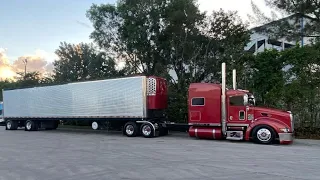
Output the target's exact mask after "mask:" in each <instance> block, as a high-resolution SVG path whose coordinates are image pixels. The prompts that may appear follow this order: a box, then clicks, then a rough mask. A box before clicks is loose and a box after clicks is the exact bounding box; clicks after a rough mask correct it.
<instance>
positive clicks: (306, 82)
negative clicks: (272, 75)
mask: <svg viewBox="0 0 320 180" xmlns="http://www.w3.org/2000/svg"><path fill="white" fill-rule="evenodd" d="M281 59H282V61H284V62H285V63H286V64H287V65H289V66H290V68H289V69H288V73H287V80H288V82H290V83H289V84H288V85H287V87H286V89H285V90H286V94H285V99H286V102H287V104H288V107H289V108H290V110H292V111H294V112H295V113H296V116H297V120H298V122H299V121H300V123H301V124H304V125H307V126H310V127H315V126H320V117H319V115H320V114H319V112H320V98H319V97H320V91H319V88H320V87H319V86H320V68H319V67H320V44H319V43H318V44H316V45H314V46H306V47H302V48H301V47H296V48H292V49H289V50H287V51H285V52H283V53H282V56H281Z"/></svg>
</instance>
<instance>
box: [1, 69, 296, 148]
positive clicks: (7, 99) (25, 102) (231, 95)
mask: <svg viewBox="0 0 320 180" xmlns="http://www.w3.org/2000/svg"><path fill="white" fill-rule="evenodd" d="M187 96H188V102H187V103H188V123H187V124H186V125H187V127H188V128H187V129H188V133H189V136H190V137H195V138H202V139H217V140H218V139H221V140H222V139H227V140H242V141H243V140H245V141H251V140H252V141H254V142H256V143H262V144H271V143H273V142H279V143H280V144H290V143H292V142H293V131H294V128H293V116H292V113H291V112H290V111H282V110H278V109H270V108H263V107H257V106H256V105H255V98H254V96H253V94H252V93H250V92H249V91H247V90H240V89H237V88H236V71H235V70H233V88H232V89H228V88H226V65H225V63H222V83H221V84H213V83H191V84H190V86H189V88H188V94H187ZM167 99H168V95H167V83H166V80H165V79H164V78H161V77H156V76H136V77H125V78H116V79H106V80H97V81H87V82H75V83H67V84H61V85H51V86H44V87H33V88H24V89H5V90H3V119H4V120H5V125H6V130H15V129H17V128H18V127H24V129H25V130H26V131H35V130H38V129H39V128H42V129H56V128H57V127H58V124H59V122H60V121H69V120H79V121H89V122H90V123H91V126H92V129H94V130H97V129H100V128H101V127H104V126H105V124H108V125H111V126H113V127H120V128H119V129H121V130H122V132H123V134H124V135H126V136H128V137H134V136H138V135H142V136H144V137H146V138H150V137H155V136H161V135H166V134H168V127H173V126H175V125H177V124H175V123H173V122H170V121H169V120H168V119H167V115H166V109H167V108H168V101H167ZM171 121H172V120H171Z"/></svg>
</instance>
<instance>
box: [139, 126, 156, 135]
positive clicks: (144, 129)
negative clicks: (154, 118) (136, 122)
mask: <svg viewBox="0 0 320 180" xmlns="http://www.w3.org/2000/svg"><path fill="white" fill-rule="evenodd" d="M153 133H154V129H153V127H152V126H151V125H150V124H143V125H142V126H141V134H142V135H143V137H146V138H151V137H153Z"/></svg>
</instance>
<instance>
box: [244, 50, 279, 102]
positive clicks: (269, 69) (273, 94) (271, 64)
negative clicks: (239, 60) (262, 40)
mask: <svg viewBox="0 0 320 180" xmlns="http://www.w3.org/2000/svg"><path fill="white" fill-rule="evenodd" d="M244 58H245V61H244V62H246V65H247V66H246V68H248V69H249V70H250V71H248V72H249V73H248V75H249V77H250V78H249V80H250V81H249V82H250V84H249V89H250V90H251V91H253V92H254V93H255V96H256V98H257V103H258V104H260V105H264V106H271V107H277V108H283V106H282V105H283V104H282V105H281V100H282V99H281V98H280V97H282V95H283V86H284V85H285V79H284V78H285V72H284V71H283V68H284V63H283V59H281V58H280V52H278V51H277V50H267V51H265V52H263V53H258V54H257V55H256V56H255V55H251V56H244Z"/></svg>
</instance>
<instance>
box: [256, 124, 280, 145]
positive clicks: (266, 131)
mask: <svg viewBox="0 0 320 180" xmlns="http://www.w3.org/2000/svg"><path fill="white" fill-rule="evenodd" d="M252 132H253V134H252V137H253V140H254V141H255V142H256V143H259V144H271V143H272V142H273V141H274V140H275V137H276V132H275V131H274V130H273V128H271V127H269V126H265V125H261V126H257V127H256V128H254V129H253V131H252Z"/></svg>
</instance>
